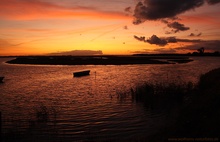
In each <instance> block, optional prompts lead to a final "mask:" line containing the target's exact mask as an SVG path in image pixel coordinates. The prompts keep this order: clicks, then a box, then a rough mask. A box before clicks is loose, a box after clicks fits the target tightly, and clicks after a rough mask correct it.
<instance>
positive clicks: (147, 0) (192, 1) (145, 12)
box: [133, 0, 220, 24]
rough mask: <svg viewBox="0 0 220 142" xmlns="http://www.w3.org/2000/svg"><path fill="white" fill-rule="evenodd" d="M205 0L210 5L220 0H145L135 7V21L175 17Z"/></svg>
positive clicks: (136, 22) (196, 6) (135, 22)
mask: <svg viewBox="0 0 220 142" xmlns="http://www.w3.org/2000/svg"><path fill="white" fill-rule="evenodd" d="M205 1H206V2H207V3H208V4H210V5H212V4H217V3H219V2H220V0H144V2H139V3H137V5H136V7H135V10H134V17H135V19H134V21H133V23H134V24H140V23H142V22H144V21H146V20H162V19H164V18H175V17H177V16H178V15H179V14H182V13H184V12H186V11H189V10H193V9H195V8H198V7H200V6H202V5H203V4H204V3H205Z"/></svg>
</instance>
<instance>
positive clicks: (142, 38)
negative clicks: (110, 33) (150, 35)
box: [134, 35, 145, 42]
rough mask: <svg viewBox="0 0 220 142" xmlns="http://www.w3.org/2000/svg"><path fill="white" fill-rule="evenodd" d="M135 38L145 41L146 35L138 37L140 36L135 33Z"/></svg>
mask: <svg viewBox="0 0 220 142" xmlns="http://www.w3.org/2000/svg"><path fill="white" fill-rule="evenodd" d="M134 38H135V39H137V40H139V41H143V42H145V37H144V36H141V37H138V36H136V35H134Z"/></svg>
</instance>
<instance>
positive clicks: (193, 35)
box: [189, 33, 202, 37]
mask: <svg viewBox="0 0 220 142" xmlns="http://www.w3.org/2000/svg"><path fill="white" fill-rule="evenodd" d="M201 35H202V33H198V34H194V33H191V34H190V35H189V36H191V37H195V36H201Z"/></svg>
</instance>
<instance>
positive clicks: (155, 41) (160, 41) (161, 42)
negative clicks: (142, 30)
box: [134, 35, 167, 46]
mask: <svg viewBox="0 0 220 142" xmlns="http://www.w3.org/2000/svg"><path fill="white" fill-rule="evenodd" d="M134 38H135V39H137V40H139V41H143V42H147V43H150V44H156V45H159V46H165V45H166V44H167V41H166V39H163V38H159V37H157V36H156V35H152V36H151V37H150V38H148V39H146V38H145V36H141V37H138V36H136V35H134Z"/></svg>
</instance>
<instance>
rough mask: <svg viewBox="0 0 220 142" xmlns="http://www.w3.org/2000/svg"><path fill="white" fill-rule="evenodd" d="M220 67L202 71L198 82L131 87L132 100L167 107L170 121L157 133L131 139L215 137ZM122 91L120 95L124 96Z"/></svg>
mask: <svg viewBox="0 0 220 142" xmlns="http://www.w3.org/2000/svg"><path fill="white" fill-rule="evenodd" d="M219 88H220V68H218V69H215V70H212V71H210V72H208V73H206V74H204V75H201V77H200V80H199V82H198V84H196V85H194V84H192V83H186V84H175V83H171V84H151V83H150V84H149V83H146V84H145V85H143V86H140V87H137V88H136V89H131V91H130V94H131V96H132V100H133V101H135V102H137V103H143V104H144V106H145V107H146V108H147V109H160V110H165V111H167V112H166V113H169V112H171V113H173V114H169V117H170V122H171V123H169V124H168V125H167V126H166V127H165V128H162V129H161V130H160V131H159V132H158V133H157V134H155V135H153V136H148V137H142V138H140V139H138V140H135V139H133V140H131V141H158V142H160V141H200V140H201V141H218V140H219V136H220V121H219V120H220V89H219ZM123 95H124V94H121V95H119V96H121V97H123ZM172 110H175V111H172Z"/></svg>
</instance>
